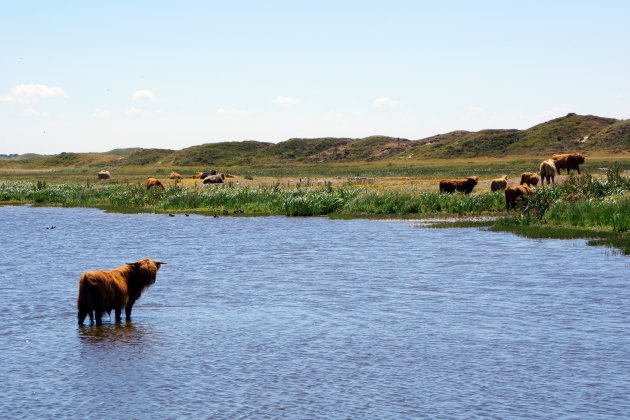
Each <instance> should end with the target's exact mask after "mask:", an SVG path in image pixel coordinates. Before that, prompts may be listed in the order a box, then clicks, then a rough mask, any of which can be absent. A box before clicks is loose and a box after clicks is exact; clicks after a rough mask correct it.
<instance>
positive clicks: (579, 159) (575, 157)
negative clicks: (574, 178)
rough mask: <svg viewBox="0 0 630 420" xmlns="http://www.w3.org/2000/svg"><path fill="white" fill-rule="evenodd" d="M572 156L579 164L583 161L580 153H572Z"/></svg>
mask: <svg viewBox="0 0 630 420" xmlns="http://www.w3.org/2000/svg"><path fill="white" fill-rule="evenodd" d="M573 158H574V159H575V161H576V162H577V163H579V164H582V163H584V155H583V154H582V153H574V154H573Z"/></svg>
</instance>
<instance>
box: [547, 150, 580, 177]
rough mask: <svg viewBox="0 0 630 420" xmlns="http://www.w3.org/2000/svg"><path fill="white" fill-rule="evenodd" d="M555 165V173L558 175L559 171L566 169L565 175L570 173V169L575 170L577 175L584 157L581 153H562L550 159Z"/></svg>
mask: <svg viewBox="0 0 630 420" xmlns="http://www.w3.org/2000/svg"><path fill="white" fill-rule="evenodd" d="M551 158H552V159H553V160H554V162H555V164H556V171H557V172H558V175H560V169H566V170H567V174H569V173H570V172H571V169H576V170H577V173H578V174H579V173H580V164H582V163H584V155H582V154H581V153H563V154H560V155H553V156H552V157H551Z"/></svg>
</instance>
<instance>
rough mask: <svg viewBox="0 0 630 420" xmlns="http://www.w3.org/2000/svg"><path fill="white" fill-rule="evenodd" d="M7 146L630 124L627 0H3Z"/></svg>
mask: <svg viewBox="0 0 630 420" xmlns="http://www.w3.org/2000/svg"><path fill="white" fill-rule="evenodd" d="M0 10H1V13H0V153H29V152H35V153H46V154H52V153H59V152H63V151H65V152H90V151H95V152H102V151H107V150H111V149H113V148H118V147H159V148H171V149H182V148H185V147H188V146H192V145H198V144H203V143H209V142H218V141H235V140H236V141H240V140H259V141H268V142H279V141H283V140H286V139H288V138H291V137H320V136H333V137H365V136H369V135H375V134H383V135H390V136H397V137H405V138H409V139H420V138H424V137H428V136H431V135H435V134H439V133H445V132H448V131H452V130H459V129H465V130H479V129H483V128H519V129H524V128H528V127H531V126H532V125H535V124H538V123H541V122H544V121H547V120H549V119H551V118H556V117H559V116H562V115H565V114H566V113H568V112H577V113H579V114H593V115H599V116H605V117H614V118H624V119H625V118H630V54H629V53H628V51H629V47H628V45H630V25H628V23H627V21H628V16H630V2H627V1H606V0H602V1H598V2H594V1H589V2H587V1H575V0H574V1H561V0H560V1H553V2H543V1H528V2H511V1H510V2H507V1H484V0H479V1H475V2H468V1H400V0H390V1H382V2H376V1H342V0H338V1H318V2H297V1H267V2H262V1H230V2H225V1H221V2H213V1H179V2H173V1H168V2H167V1H108V2H98V4H97V2H77V1H55V2H49V1H27V0H25V1H5V2H2V4H1V5H0Z"/></svg>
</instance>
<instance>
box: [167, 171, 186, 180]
mask: <svg viewBox="0 0 630 420" xmlns="http://www.w3.org/2000/svg"><path fill="white" fill-rule="evenodd" d="M168 177H169V178H170V179H184V177H183V176H181V175H180V174H178V173H177V172H175V171H173V172H171V174H170V175H169V176H168Z"/></svg>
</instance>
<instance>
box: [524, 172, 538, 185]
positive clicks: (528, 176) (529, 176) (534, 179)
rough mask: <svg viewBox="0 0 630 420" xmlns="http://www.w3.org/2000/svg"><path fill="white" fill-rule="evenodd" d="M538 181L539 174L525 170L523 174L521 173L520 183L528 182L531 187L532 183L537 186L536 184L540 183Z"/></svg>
mask: <svg viewBox="0 0 630 420" xmlns="http://www.w3.org/2000/svg"><path fill="white" fill-rule="evenodd" d="M538 181H539V178H538V175H536V174H535V173H533V172H523V174H522V175H521V183H520V185H523V184H527V186H528V187H531V186H532V185H533V186H534V187H535V186H536V185H538Z"/></svg>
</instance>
